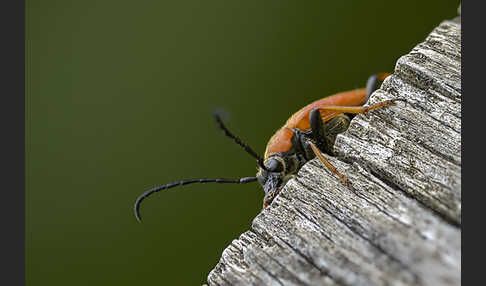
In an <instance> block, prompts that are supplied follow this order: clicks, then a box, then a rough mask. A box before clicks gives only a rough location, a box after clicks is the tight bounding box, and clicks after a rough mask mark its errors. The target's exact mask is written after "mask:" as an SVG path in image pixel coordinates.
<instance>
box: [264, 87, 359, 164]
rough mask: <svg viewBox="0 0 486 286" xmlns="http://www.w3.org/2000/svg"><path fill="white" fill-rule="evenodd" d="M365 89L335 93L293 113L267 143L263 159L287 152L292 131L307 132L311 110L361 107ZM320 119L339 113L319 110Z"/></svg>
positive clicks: (326, 118) (326, 119)
mask: <svg viewBox="0 0 486 286" xmlns="http://www.w3.org/2000/svg"><path fill="white" fill-rule="evenodd" d="M366 97H367V96H366V89H365V88H359V89H355V90H350V91H346V92H341V93H337V94H334V95H331V96H328V97H325V98H322V99H319V100H316V101H314V102H312V103H311V104H309V105H307V106H305V107H303V108H301V109H300V110H299V111H297V112H296V113H294V114H293V115H292V116H291V117H290V118H289V119H288V120H287V122H286V123H285V125H284V126H283V127H282V128H280V129H279V130H278V131H277V132H275V134H274V135H273V136H272V137H271V138H270V140H269V141H268V144H267V147H266V150H265V155H264V159H267V158H268V157H269V156H271V155H272V154H276V153H281V152H287V151H289V150H290V148H291V147H292V138H293V136H294V131H293V130H292V129H294V128H295V129H298V130H302V131H307V130H309V129H310V118H309V115H310V112H311V111H312V109H314V108H317V107H319V106H324V105H326V106H327V105H331V106H335V105H338V106H361V105H363V104H365V103H366ZM320 113H321V119H322V121H323V122H326V121H329V120H330V119H332V118H333V115H334V116H336V115H338V114H339V113H341V112H338V111H332V110H320Z"/></svg>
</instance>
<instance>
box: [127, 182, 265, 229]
mask: <svg viewBox="0 0 486 286" xmlns="http://www.w3.org/2000/svg"><path fill="white" fill-rule="evenodd" d="M256 180H257V178H256V177H244V178H239V179H236V180H231V179H222V178H218V179H193V180H184V181H178V182H174V183H170V184H167V185H163V186H158V187H155V188H152V189H150V190H148V191H146V192H145V193H143V194H141V195H140V196H139V197H138V198H137V200H136V201H135V205H134V207H133V210H134V211H135V217H136V218H137V220H138V221H139V222H141V221H142V217H141V216H140V203H141V202H142V201H143V200H144V199H145V198H147V197H148V196H150V195H152V194H153V193H156V192H158V191H161V190H165V189H170V188H173V187H177V186H183V185H188V184H193V183H226V184H246V183H251V182H254V181H256Z"/></svg>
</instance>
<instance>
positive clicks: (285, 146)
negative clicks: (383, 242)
mask: <svg viewBox="0 0 486 286" xmlns="http://www.w3.org/2000/svg"><path fill="white" fill-rule="evenodd" d="M389 75H390V73H378V74H375V75H372V76H371V77H369V79H368V81H367V83H366V87H365V88H359V89H354V90H350V91H345V92H341V93H337V94H334V95H331V96H328V97H325V98H322V99H319V100H316V101H314V102H313V103H311V104H309V105H307V106H305V107H303V108H302V109H300V110H299V111H297V112H296V113H294V114H293V115H292V116H291V117H290V118H289V119H288V120H287V122H286V123H285V125H284V126H283V127H282V128H280V129H279V130H278V131H277V132H276V133H275V134H274V135H273V136H272V137H271V138H270V141H268V143H267V147H266V150H265V154H264V156H263V158H262V157H260V156H259V155H258V154H257V153H256V152H255V151H253V149H252V148H250V146H248V145H247V144H245V143H244V142H243V141H241V140H240V139H239V138H238V137H236V136H235V135H233V134H232V133H231V132H230V131H229V130H228V129H227V128H226V126H225V125H224V124H223V121H222V120H221V118H220V116H219V115H218V114H214V116H215V119H216V122H217V124H218V126H219V128H220V129H221V130H223V132H224V134H225V135H226V136H228V137H229V138H231V139H233V140H234V141H235V143H236V144H238V145H240V146H241V147H242V148H243V149H244V150H245V151H246V152H247V153H249V154H250V155H251V156H252V157H253V158H255V159H256V161H257V164H258V172H257V174H256V176H255V177H244V178H240V179H234V180H231V179H222V178H218V179H193V180H183V181H178V182H174V183H170V184H167V185H163V186H158V187H155V188H153V189H150V190H148V191H146V192H145V193H143V194H142V195H140V196H139V197H138V198H137V200H136V202H135V206H134V211H135V216H136V218H137V219H138V220H139V221H141V217H140V203H141V202H142V201H143V200H144V199H145V198H147V197H148V196H150V195H151V194H153V193H155V192H158V191H161V190H165V189H170V188H173V187H177V186H183V185H187V184H192V183H228V184H246V183H250V182H254V181H258V182H259V183H260V185H262V187H263V190H264V191H265V197H264V199H263V208H266V207H267V206H268V205H269V204H270V203H271V202H272V201H273V199H274V198H275V197H276V196H277V195H278V193H279V192H280V190H281V189H282V187H283V186H284V185H285V183H286V182H287V181H288V180H289V179H290V178H291V176H292V175H295V174H297V172H298V171H299V169H300V168H301V167H302V166H303V165H304V164H305V163H306V162H307V161H309V160H311V159H313V158H315V157H317V158H319V160H320V161H321V162H322V163H323V164H324V165H325V166H326V167H327V168H328V169H329V170H330V171H331V172H332V173H334V174H336V175H337V176H338V177H339V179H340V180H341V181H342V183H343V184H345V185H347V186H351V184H350V182H349V180H348V179H347V178H346V177H345V176H344V175H342V174H341V173H340V172H339V171H338V170H337V169H336V168H335V167H334V166H333V165H332V164H331V163H330V162H329V161H327V159H326V158H325V157H324V156H323V155H322V153H321V152H323V153H326V154H329V155H334V152H333V147H334V141H335V140H336V135H337V134H339V133H342V132H344V131H346V130H347V129H348V127H349V124H350V121H351V119H352V118H353V117H354V116H355V115H356V114H357V113H366V112H368V111H371V110H373V109H378V108H383V107H387V106H390V105H394V104H395V102H396V101H405V100H403V99H392V100H387V101H383V102H379V103H377V104H374V105H371V106H369V107H365V106H364V104H365V103H366V102H367V101H368V99H369V97H370V95H371V93H373V91H375V90H376V89H377V88H378V86H379V84H380V83H381V82H382V81H383V80H384V79H385V78H386V77H388V76H389ZM405 102H406V101H405Z"/></svg>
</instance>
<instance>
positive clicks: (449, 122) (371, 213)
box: [208, 18, 461, 285]
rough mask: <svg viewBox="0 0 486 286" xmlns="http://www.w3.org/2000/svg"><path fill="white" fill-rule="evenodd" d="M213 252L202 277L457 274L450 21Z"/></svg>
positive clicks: (394, 280) (258, 281) (444, 277)
mask: <svg viewBox="0 0 486 286" xmlns="http://www.w3.org/2000/svg"><path fill="white" fill-rule="evenodd" d="M397 97H398V98H405V99H407V101H408V104H407V105H405V104H403V103H399V104H398V105H397V106H393V107H390V108H386V109H380V110H376V111H373V112H370V113H369V114H367V115H365V116H363V115H358V116H357V117H356V118H355V119H353V121H352V123H351V126H350V128H349V130H348V131H347V132H345V133H344V134H342V135H339V136H338V138H337V140H336V145H335V149H336V151H337V152H338V154H339V157H336V158H331V157H329V156H327V157H328V158H329V160H330V161H331V162H332V163H333V164H334V165H335V166H336V167H337V168H338V169H339V170H341V172H342V173H343V174H345V175H346V176H347V177H348V178H349V179H350V180H351V182H352V183H353V188H347V187H345V186H344V185H342V184H341V183H340V181H339V179H338V178H336V177H335V176H333V175H331V174H330V173H329V172H328V171H327V170H326V169H325V168H324V167H323V165H322V164H321V163H320V162H319V161H317V160H312V161H310V162H309V163H308V164H306V165H305V166H304V167H303V168H302V169H301V171H300V172H299V174H298V176H296V177H295V178H294V179H292V180H290V181H289V182H288V183H287V185H286V186H285V188H284V189H283V190H282V192H281V193H280V195H279V196H278V197H277V198H276V199H275V200H274V201H273V203H272V204H271V206H269V207H268V208H266V209H265V210H263V211H262V212H261V213H260V214H259V215H258V216H257V217H256V218H255V219H254V221H253V224H252V229H251V230H249V231H247V232H245V233H243V234H242V235H241V236H240V237H239V238H238V239H236V240H234V241H233V242H232V244H231V245H230V246H228V248H226V249H225V250H224V251H223V254H222V257H221V260H220V261H219V263H218V264H217V265H216V267H215V268H214V269H213V270H212V271H211V273H210V274H209V276H208V284H209V285H460V283H461V282H460V278H461V229H460V227H461V25H460V18H456V19H454V20H451V21H444V22H443V23H441V24H440V25H439V26H438V27H437V28H436V29H434V31H432V33H431V34H430V35H429V36H428V37H427V38H426V40H425V41H424V42H423V43H420V44H419V45H417V46H416V47H415V48H414V49H413V50H412V51H411V52H410V53H409V54H407V55H405V56H403V57H401V58H400V59H399V60H398V62H397V64H396V67H395V71H394V74H393V75H392V76H391V77H389V78H387V79H386V80H385V82H384V83H383V85H382V86H381V88H380V89H379V90H378V91H376V92H375V93H374V94H373V95H372V97H371V98H370V104H373V103H375V102H378V101H382V100H386V99H391V98H397Z"/></svg>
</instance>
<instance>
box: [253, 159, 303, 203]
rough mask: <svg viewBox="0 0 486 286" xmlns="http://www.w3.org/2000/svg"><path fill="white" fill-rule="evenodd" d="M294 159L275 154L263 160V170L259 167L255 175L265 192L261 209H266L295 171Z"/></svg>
mask: <svg viewBox="0 0 486 286" xmlns="http://www.w3.org/2000/svg"><path fill="white" fill-rule="evenodd" d="M295 163H296V162H295V158H293V156H292V157H290V156H284V155H283V154H275V155H272V156H270V157H268V158H267V159H265V163H264V166H265V168H262V167H260V168H259V170H258V173H257V175H256V177H257V180H258V182H259V183H260V185H262V188H263V190H264V191H265V198H264V199H263V208H266V207H267V206H268V205H269V204H270V203H271V202H272V201H273V199H274V198H275V197H276V196H277V195H278V193H279V192H280V190H281V189H282V187H283V186H284V185H285V183H286V181H287V180H288V179H289V178H290V176H289V175H291V174H292V173H293V172H294V171H295V170H294V169H295V168H294V166H295V165H296V164H295Z"/></svg>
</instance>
